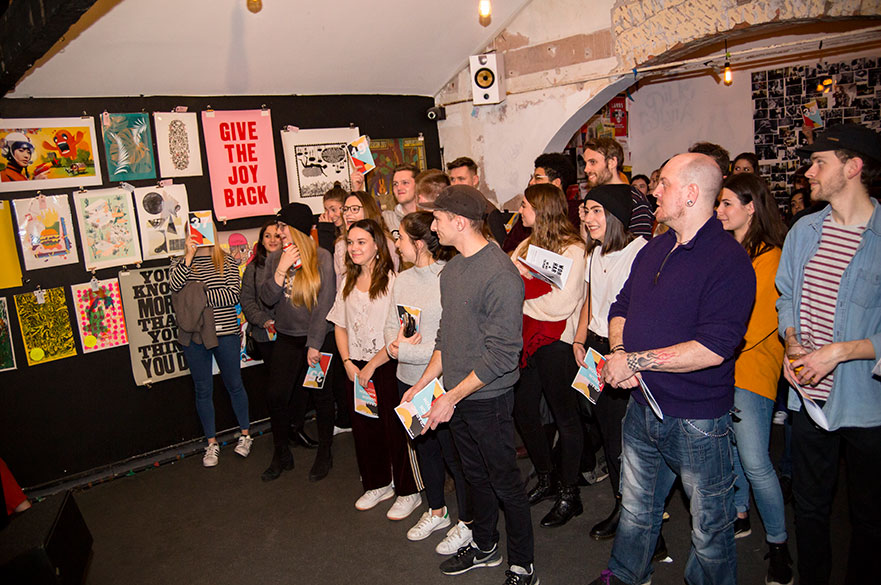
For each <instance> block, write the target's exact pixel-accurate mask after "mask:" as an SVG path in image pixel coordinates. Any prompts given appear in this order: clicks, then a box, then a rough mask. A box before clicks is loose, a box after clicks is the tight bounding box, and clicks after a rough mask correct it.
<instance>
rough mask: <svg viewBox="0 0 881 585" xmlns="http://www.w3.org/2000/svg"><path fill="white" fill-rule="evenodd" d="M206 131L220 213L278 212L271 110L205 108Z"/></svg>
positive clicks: (230, 216)
mask: <svg viewBox="0 0 881 585" xmlns="http://www.w3.org/2000/svg"><path fill="white" fill-rule="evenodd" d="M202 130H203V132H204V133H205V150H206V152H207V154H208V174H209V176H210V178H211V196H212V199H213V201H214V215H215V217H216V218H217V219H218V220H219V221H223V220H225V219H236V218H239V217H253V216H256V215H274V214H275V213H276V212H277V211H278V210H279V208H280V207H281V206H280V205H279V198H278V173H277V171H276V168H275V148H274V146H273V143H272V136H273V134H272V118H271V117H270V115H269V110H238V111H214V110H208V111H204V112H202Z"/></svg>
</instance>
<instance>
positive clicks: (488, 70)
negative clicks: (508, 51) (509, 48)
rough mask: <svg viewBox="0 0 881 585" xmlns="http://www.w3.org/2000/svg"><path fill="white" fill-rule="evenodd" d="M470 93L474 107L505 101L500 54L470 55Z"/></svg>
mask: <svg viewBox="0 0 881 585" xmlns="http://www.w3.org/2000/svg"><path fill="white" fill-rule="evenodd" d="M470 63H471V93H472V98H473V100H474V105H476V106H483V105H487V104H500V103H502V102H503V101H505V58H504V56H503V55H502V54H501V53H487V54H485V55H472V56H471V57H470Z"/></svg>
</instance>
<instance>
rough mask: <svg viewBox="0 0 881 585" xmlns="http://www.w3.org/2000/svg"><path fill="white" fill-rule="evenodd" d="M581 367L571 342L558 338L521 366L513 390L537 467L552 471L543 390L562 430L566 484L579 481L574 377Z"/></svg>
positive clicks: (521, 428) (579, 432) (562, 471)
mask: <svg viewBox="0 0 881 585" xmlns="http://www.w3.org/2000/svg"><path fill="white" fill-rule="evenodd" d="M577 371H578V367H577V365H576V363H575V356H574V355H573V354H572V346H571V345H570V344H568V343H564V342H562V341H555V342H553V343H551V344H549V345H545V346H544V347H541V348H539V349H538V350H536V352H535V353H534V354H533V355H532V356H530V358H529V361H528V362H527V366H526V367H525V368H523V369H521V370H520V382H519V383H518V385H517V388H516V390H515V392H514V395H515V399H514V420H515V421H516V422H517V429H518V430H519V431H520V436H521V437H522V438H523V443H524V445H525V446H526V450H527V452H528V453H529V457H530V458H531V459H532V463H533V465H535V470H536V471H538V472H539V473H550V472H551V469H552V467H553V465H552V459H551V445H550V444H549V443H548V440H547V436H546V435H545V432H544V428H543V426H542V423H541V413H540V412H539V402H540V400H541V395H542V394H544V397H545V400H547V403H548V406H549V407H550V409H551V414H553V415H554V422H555V423H556V425H557V429H558V430H559V432H560V450H561V464H560V480H561V481H562V482H563V484H564V485H569V486H574V485H577V483H578V471H579V467H580V465H581V452H582V449H583V448H584V435H583V431H582V426H581V420H580V418H579V416H578V392H576V391H575V390H574V389H573V388H572V380H573V379H574V378H575V373H576V372H577Z"/></svg>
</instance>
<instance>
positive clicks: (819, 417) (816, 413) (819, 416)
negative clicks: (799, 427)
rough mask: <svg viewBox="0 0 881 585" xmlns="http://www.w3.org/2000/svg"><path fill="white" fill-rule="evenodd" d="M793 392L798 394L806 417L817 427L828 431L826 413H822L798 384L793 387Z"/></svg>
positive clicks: (818, 406)
mask: <svg viewBox="0 0 881 585" xmlns="http://www.w3.org/2000/svg"><path fill="white" fill-rule="evenodd" d="M795 391H796V392H798V395H799V396H801V403H802V404H804V407H805V411H806V412H807V413H808V416H809V417H811V420H812V421H814V422H815V423H817V426H818V427H820V428H821V429H823V430H824V431H828V430H829V419H827V418H826V413H825V412H823V409H822V408H820V405H819V404H817V403H816V402H814V399H813V398H811V397H810V396H808V393H807V392H805V389H804V388H802V387H801V386H799V385H798V384H796V385H795Z"/></svg>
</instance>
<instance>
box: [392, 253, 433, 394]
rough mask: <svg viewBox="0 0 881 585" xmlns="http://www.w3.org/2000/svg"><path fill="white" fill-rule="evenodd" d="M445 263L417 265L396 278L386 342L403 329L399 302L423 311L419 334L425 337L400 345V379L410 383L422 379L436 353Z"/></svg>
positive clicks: (396, 336) (395, 337) (394, 337)
mask: <svg viewBox="0 0 881 585" xmlns="http://www.w3.org/2000/svg"><path fill="white" fill-rule="evenodd" d="M443 267H444V263H443V262H435V263H434V264H430V265H428V266H424V267H416V266H413V267H412V268H408V269H407V270H404V271H403V272H401V273H400V274H398V278H397V279H395V286H394V288H393V289H392V299H391V303H390V304H389V312H388V317H387V318H386V322H385V330H384V336H385V344H386V345H388V344H390V343H391V342H393V341H394V340H395V339H397V338H398V331H399V330H400V329H401V324H400V320H399V318H398V308H397V306H398V305H405V306H408V307H417V308H419V309H421V311H422V312H421V313H420V314H419V334H420V335H421V336H422V341H421V342H420V343H418V344H415V345H414V344H412V343H406V342H402V343H401V344H400V345H399V346H398V373H397V375H398V379H399V380H400V381H402V382H406V383H407V384H415V383H416V382H418V381H419V377H420V376H422V372H424V371H425V366H427V365H428V362H429V361H430V360H431V354H432V353H434V343H435V338H436V336H437V328H438V326H439V325H440V317H441V301H440V280H439V279H438V275H439V274H440V272H441V270H443Z"/></svg>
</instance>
